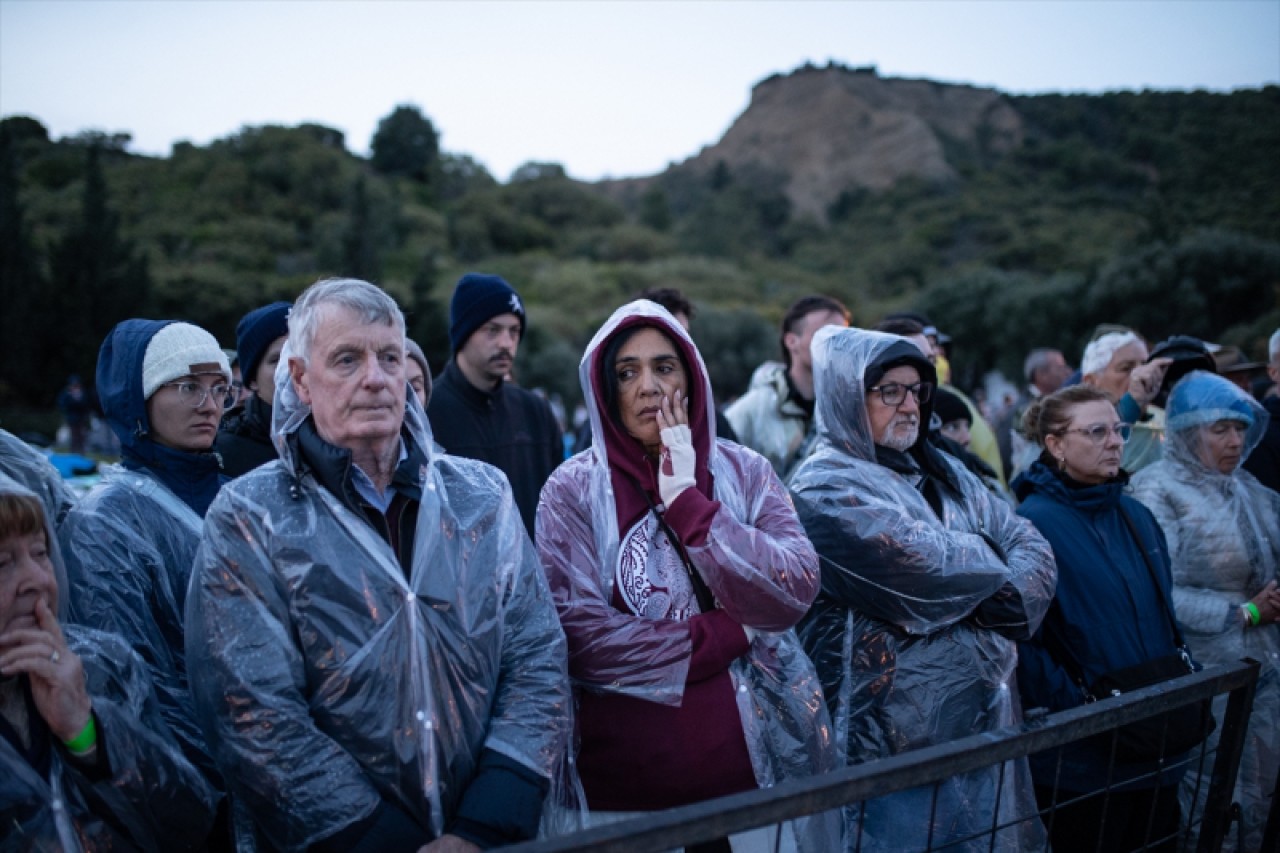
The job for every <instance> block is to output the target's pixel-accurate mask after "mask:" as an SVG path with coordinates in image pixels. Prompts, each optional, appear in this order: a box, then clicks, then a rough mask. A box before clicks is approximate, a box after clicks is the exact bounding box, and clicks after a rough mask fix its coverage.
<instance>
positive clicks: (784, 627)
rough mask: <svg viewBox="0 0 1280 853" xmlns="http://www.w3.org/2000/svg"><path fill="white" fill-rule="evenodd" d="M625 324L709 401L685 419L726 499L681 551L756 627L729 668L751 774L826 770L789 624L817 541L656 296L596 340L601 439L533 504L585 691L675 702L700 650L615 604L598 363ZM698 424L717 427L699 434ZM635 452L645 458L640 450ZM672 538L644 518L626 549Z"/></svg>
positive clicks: (817, 837) (735, 613)
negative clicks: (741, 441)
mask: <svg viewBox="0 0 1280 853" xmlns="http://www.w3.org/2000/svg"><path fill="white" fill-rule="evenodd" d="M623 324H643V325H651V326H657V327H658V328H659V329H661V330H662V331H665V332H666V334H667V335H668V336H669V337H671V338H672V339H673V340H675V341H677V342H678V343H679V344H680V345H681V347H682V349H683V351H684V353H685V355H686V360H687V361H691V362H692V363H691V364H690V365H689V367H690V370H691V372H692V375H691V376H690V377H689V382H690V386H691V387H692V388H693V389H696V391H695V393H694V394H692V395H691V400H692V404H693V405H695V406H698V407H702V406H705V407H706V411H705V412H703V413H702V416H701V417H695V416H694V413H691V417H690V421H691V424H695V423H699V424H701V425H703V426H695V427H694V430H695V432H694V445H695V447H697V448H699V450H698V452H699V454H709V459H706V458H701V457H700V458H699V462H698V464H699V466H702V465H704V464H705V465H706V466H707V468H706V470H707V471H709V473H710V482H713V483H714V487H713V497H714V499H715V500H716V501H719V502H720V508H719V510H718V511H717V512H716V515H715V517H714V519H713V520H712V522H711V527H710V533H709V535H708V536H707V537H706V540H705V542H704V543H703V544H700V545H694V544H688V543H686V545H687V549H686V550H687V554H688V557H689V559H690V562H691V564H692V565H693V567H694V568H695V569H696V571H697V572H698V574H699V575H700V576H701V577H702V578H703V580H704V581H705V582H706V584H707V586H708V587H709V589H710V590H711V592H712V593H713V594H714V596H715V598H716V601H717V603H718V605H719V607H720V608H722V609H723V610H724V611H726V612H727V613H728V614H730V616H732V618H733V619H734V621H736V622H738V624H740V625H745V626H751V627H754V628H758V629H760V631H759V633H758V634H757V635H756V637H755V639H754V640H753V641H752V642H751V646H750V651H749V652H748V653H747V654H746V655H745V656H743V657H739V658H737V659H736V660H734V661H733V662H732V663H731V664H730V667H729V670H730V674H731V677H732V683H733V685H734V687H735V696H736V697H737V703H738V708H737V710H738V716H739V718H740V719H741V722H742V728H743V732H744V734H745V737H746V743H747V749H748V752H749V753H750V758H751V762H752V766H753V769H754V773H755V777H756V782H757V784H758V785H760V786H762V787H763V786H768V785H772V784H775V783H777V782H780V781H783V780H785V779H789V778H798V777H802V776H808V775H812V774H815V773H819V772H822V771H825V770H827V769H829V768H831V767H832V766H834V764H833V761H834V758H833V754H832V743H831V729H830V723H829V719H828V717H827V714H826V712H825V709H824V707H823V704H822V701H821V695H822V694H821V686H820V685H819V683H818V681H817V678H816V675H815V672H814V669H813V666H812V664H811V663H810V662H809V660H808V658H807V657H806V656H805V654H804V652H803V650H802V649H801V648H800V644H799V642H798V640H797V638H796V636H795V632H794V631H792V630H790V626H791V625H793V624H794V623H795V622H796V621H797V620H798V619H799V618H800V617H801V615H802V614H803V613H804V612H805V611H806V610H807V608H808V606H809V603H810V602H811V601H812V597H813V595H814V593H815V591H816V586H817V560H816V557H815V555H814V553H813V549H812V546H810V544H809V543H808V541H807V540H806V539H805V536H804V531H803V529H802V528H801V527H800V525H799V523H798V522H797V520H796V517H795V512H794V509H793V507H792V504H791V500H790V497H789V495H788V494H787V492H786V490H785V488H784V487H783V486H782V484H781V482H780V481H779V480H778V478H777V475H776V474H775V473H774V471H773V469H772V467H770V465H769V463H768V461H767V460H766V459H765V458H764V457H762V456H760V455H759V454H757V453H755V452H754V451H751V450H748V449H746V448H744V447H741V446H739V445H737V444H734V443H732V442H727V441H721V442H717V441H716V440H715V436H714V429H715V427H714V425H715V416H714V409H713V408H712V403H711V400H712V395H711V386H710V382H709V381H708V380H707V372H706V367H705V365H704V364H703V362H702V358H701V355H699V354H698V352H697V348H696V347H695V346H694V344H693V341H692V340H691V339H690V338H689V336H688V334H687V333H686V332H685V331H684V329H683V328H682V327H681V326H680V325H679V324H678V323H676V321H675V320H674V319H673V318H672V317H671V315H670V314H668V313H667V312H666V311H665V310H663V309H662V308H660V307H659V306H657V305H656V304H654V303H652V302H649V301H647V300H639V301H636V302H632V303H630V304H629V305H626V306H623V307H622V308H620V309H618V310H617V311H616V312H615V313H614V314H613V316H612V317H610V318H609V320H608V321H607V322H606V323H605V324H604V326H603V327H601V329H600V330H599V331H598V332H597V333H596V334H595V336H594V337H593V338H592V340H591V342H590V343H589V344H588V345H587V350H586V352H585V354H584V355H583V357H582V362H581V366H580V368H579V376H580V379H581V382H582V389H583V394H584V397H585V401H586V405H587V408H588V411H589V413H590V418H591V429H592V444H591V447H590V448H589V449H587V450H585V451H583V452H582V453H579V454H578V455H576V456H574V457H573V458H572V459H570V460H569V461H568V462H566V463H565V464H564V465H562V466H560V468H559V469H557V471H556V472H555V473H554V474H553V475H552V477H551V479H550V480H549V481H548V483H547V485H546V487H545V488H544V489H543V492H542V500H541V502H540V504H539V507H538V533H537V543H538V551H539V554H540V555H541V557H542V562H543V566H544V567H545V569H546V571H547V574H548V576H549V579H550V582H551V588H552V593H553V595H554V596H555V599H556V606H557V609H558V610H559V612H560V618H561V622H562V623H563V625H564V628H565V633H566V635H567V636H568V640H569V651H570V664H569V666H570V674H571V676H572V677H573V680H574V683H575V685H576V686H578V687H579V688H580V689H583V690H588V691H593V692H599V693H612V694H622V695H626V696H631V697H636V698H639V699H644V700H647V701H650V702H655V703H660V704H664V705H680V704H681V700H682V695H683V693H684V691H685V685H686V677H687V676H688V674H689V665H690V656H691V653H692V649H691V642H690V629H689V627H688V625H687V623H686V622H684V621H679V620H677V619H675V618H649V617H645V616H638V615H634V614H632V613H627V612H623V611H622V610H619V609H617V608H615V607H614V606H613V604H612V603H611V602H612V598H613V595H614V587H615V570H616V569H617V566H618V564H619V561H620V560H621V559H623V557H624V556H625V555H623V554H620V543H621V541H622V536H621V535H620V531H619V529H618V513H617V504H616V501H615V493H614V486H613V482H614V481H613V479H612V477H611V473H610V452H611V448H610V441H609V440H608V439H607V438H606V435H605V432H604V423H603V419H605V418H608V417H609V415H608V413H606V412H602V411H600V402H599V399H598V396H597V395H598V393H601V392H599V391H598V389H597V388H596V387H595V383H594V382H593V379H592V369H593V366H594V365H595V363H596V361H598V360H599V358H598V352H599V351H601V350H602V348H603V347H604V346H605V344H606V343H607V341H608V340H609V339H610V338H611V337H612V336H613V335H614V333H615V332H617V331H618V329H619V327H620V326H621V325H623ZM703 428H705V429H706V430H707V431H708V432H709V433H710V435H707V434H706V433H703V434H702V435H699V434H698V432H700V431H701V430H702V429H703ZM636 452H637V453H639V454H641V455H642V454H643V450H642V449H640V448H639V447H638V445H637V446H636ZM703 473H705V472H703ZM703 473H700V475H699V477H700V482H703V481H702V479H701V478H702V476H703ZM700 488H701V487H700ZM645 518H651V516H645ZM637 541H638V540H637ZM666 543H667V540H666V535H665V534H664V533H663V532H662V531H661V529H660V528H659V527H657V525H656V524H649V536H648V537H647V538H645V539H644V541H643V545H642V546H641V545H634V546H633V547H635V548H642V549H643V553H642V554H640V555H639V556H636V555H635V554H631V555H630V556H631V557H634V558H635V559H636V560H637V561H638V562H639V563H642V564H644V565H646V566H648V565H650V561H657V560H659V557H658V556H656V555H657V553H658V551H659V550H665V549H666V548H667V547H669V546H668V545H667V544H666ZM694 606H695V608H696V607H697V605H696V602H695V604H694ZM695 612H699V611H697V610H695ZM810 824H811V825H809V826H797V831H798V832H799V834H800V836H801V842H800V843H801V845H802V847H804V845H805V844H806V842H807V843H808V844H809V845H810V846H809V847H807V848H805V849H813V850H823V851H825V850H829V849H832V845H834V844H835V842H834V841H833V840H832V839H831V838H830V837H829V836H824V835H823V834H822V833H823V832H824V831H825V830H824V829H823V826H822V825H823V824H825V825H826V826H827V827H830V825H831V824H830V821H826V820H825V819H823V820H818V819H815V820H814V821H811V822H810Z"/></svg>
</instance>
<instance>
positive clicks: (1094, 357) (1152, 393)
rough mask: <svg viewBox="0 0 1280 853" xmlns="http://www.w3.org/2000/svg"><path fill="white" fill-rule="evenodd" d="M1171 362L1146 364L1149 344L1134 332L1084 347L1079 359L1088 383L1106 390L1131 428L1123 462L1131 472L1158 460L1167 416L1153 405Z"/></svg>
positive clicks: (1115, 334) (1106, 337)
mask: <svg viewBox="0 0 1280 853" xmlns="http://www.w3.org/2000/svg"><path fill="white" fill-rule="evenodd" d="M1170 363H1171V360H1170V359H1167V358H1156V359H1152V360H1151V361H1147V345H1146V343H1145V342H1144V341H1143V340H1142V338H1140V337H1138V335H1137V333H1136V332H1109V333H1108V334H1105V335H1103V336H1101V337H1100V338H1098V339H1097V340H1095V341H1093V342H1091V343H1090V344H1089V345H1088V346H1087V347H1085V350H1084V357H1083V358H1082V359H1081V360H1080V373H1081V374H1082V376H1083V382H1084V384H1086V385H1092V386H1093V387H1095V388H1098V389H1100V390H1102V391H1105V392H1106V394H1107V396H1108V397H1110V398H1111V401H1112V402H1113V403H1115V406H1116V411H1117V412H1119V413H1120V419H1121V420H1122V421H1124V422H1125V423H1127V424H1132V425H1133V437H1132V438H1130V439H1129V443H1128V444H1126V445H1125V448H1124V458H1123V459H1122V460H1121V463H1120V464H1121V466H1122V467H1123V468H1124V469H1125V470H1126V471H1128V472H1129V473H1130V474H1133V473H1135V472H1137V471H1139V470H1141V469H1142V468H1144V467H1146V466H1147V465H1150V464H1151V463H1152V462H1155V461H1156V460H1158V459H1159V458H1160V448H1161V446H1162V444H1163V443H1164V412H1163V411H1161V410H1160V409H1158V408H1156V407H1154V406H1152V405H1151V401H1152V400H1154V399H1155V398H1156V395H1157V394H1159V393H1160V385H1161V384H1162V383H1163V382H1164V373H1165V371H1166V370H1167V369H1168V367H1169V364H1170Z"/></svg>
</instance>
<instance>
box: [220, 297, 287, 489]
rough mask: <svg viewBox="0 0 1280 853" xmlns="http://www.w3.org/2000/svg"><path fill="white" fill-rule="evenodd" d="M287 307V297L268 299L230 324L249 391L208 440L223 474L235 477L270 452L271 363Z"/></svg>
mask: <svg viewBox="0 0 1280 853" xmlns="http://www.w3.org/2000/svg"><path fill="white" fill-rule="evenodd" d="M291 307H292V304H291V303H289V302H273V303H271V304H270V305H264V306H262V307H261V308H255V309H254V310H252V311H250V312H249V313H248V314H245V315H244V317H242V318H241V320H240V322H239V324H238V325H237V326H236V354H237V358H238V360H239V362H240V370H241V376H243V377H244V384H245V387H246V388H247V389H248V390H249V391H250V394H249V396H248V397H246V398H245V401H244V405H243V406H240V407H237V408H235V409H232V410H231V411H230V412H228V413H227V416H226V418H224V419H223V421H222V431H221V432H219V433H218V441H217V443H216V444H215V445H214V450H216V451H217V452H218V454H219V455H220V456H221V457H222V470H223V471H224V472H226V474H227V476H228V477H239V476H240V475H241V474H244V473H245V472H247V471H252V470H253V469H254V468H257V467H258V466H259V465H262V464H264V463H267V462H270V461H271V460H272V459H275V458H276V449H275V447H273V446H272V444H271V401H272V400H273V399H274V398H275V393H276V381H275V376H276V365H278V364H279V363H280V351H281V350H282V349H284V342H285V340H286V339H287V338H288V335H289V309H290V308H291Z"/></svg>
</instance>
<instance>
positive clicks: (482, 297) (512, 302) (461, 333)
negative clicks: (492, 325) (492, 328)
mask: <svg viewBox="0 0 1280 853" xmlns="http://www.w3.org/2000/svg"><path fill="white" fill-rule="evenodd" d="M499 314H515V315H516V316H517V317H519V318H520V336H521V337H524V303H523V302H521V301H520V296H519V295H518V294H517V293H516V292H515V290H513V289H512V287H511V285H509V284H507V282H506V280H505V279H503V278H502V276H497V275H485V274H484V273H475V272H469V273H467V274H466V275H464V276H463V277H462V278H460V279H458V284H457V286H456V287H454V289H453V301H452V302H450V303H449V344H450V345H451V346H452V347H453V351H454V352H457V351H458V350H460V349H462V347H463V345H464V344H466V342H467V338H469V337H471V334H472V332H474V331H475V330H476V329H478V328H480V327H481V326H482V325H484V324H485V323H486V322H488V320H489V319H490V318H491V317H496V316H498V315H499Z"/></svg>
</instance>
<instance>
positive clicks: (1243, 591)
mask: <svg viewBox="0 0 1280 853" xmlns="http://www.w3.org/2000/svg"><path fill="white" fill-rule="evenodd" d="M1166 416H1167V426H1166V430H1165V451H1164V459H1163V460H1161V461H1160V462H1157V463H1155V464H1153V465H1151V466H1150V467H1148V468H1145V469H1143V470H1142V471H1141V472H1140V473H1139V474H1138V475H1137V476H1135V477H1134V478H1133V487H1134V497H1136V498H1137V499H1138V500H1140V501H1142V502H1143V503H1144V504H1146V505H1147V507H1148V508H1149V509H1150V510H1151V512H1152V514H1153V515H1154V516H1155V517H1156V520H1157V521H1158V522H1159V523H1160V527H1161V528H1162V529H1163V530H1164V534H1165V539H1166V540H1167V541H1168V543H1169V555H1170V558H1171V560H1172V562H1173V605H1174V610H1175V612H1176V613H1177V616H1178V624H1179V625H1180V626H1181V627H1182V634H1183V637H1184V638H1185V639H1186V641H1187V644H1188V645H1190V646H1191V652H1192V654H1193V655H1194V656H1195V659H1196V660H1197V661H1199V662H1200V663H1202V664H1205V665H1209V664H1216V663H1227V662H1230V661H1236V660H1239V659H1240V658H1243V657H1251V658H1253V659H1254V660H1257V661H1259V662H1260V663H1261V664H1262V671H1261V674H1260V675H1259V679H1258V686H1257V694H1256V696H1255V698H1254V700H1253V716H1252V717H1251V718H1250V721H1249V732H1248V739H1247V740H1246V742H1245V747H1244V751H1243V753H1242V754H1241V758H1240V773H1239V775H1238V776H1237V780H1236V800H1237V801H1238V802H1240V805H1241V808H1242V810H1243V815H1242V817H1243V826H1244V830H1245V838H1246V848H1245V849H1258V845H1259V844H1261V843H1262V832H1263V828H1264V827H1265V826H1266V822H1267V810H1268V809H1269V808H1270V805H1271V792H1272V790H1273V789H1274V787H1275V782H1276V773H1277V771H1278V770H1280V625H1275V624H1266V625H1258V626H1255V627H1251V628H1250V627H1245V625H1244V622H1243V620H1242V619H1241V616H1240V605H1241V604H1243V603H1245V602H1246V601H1248V600H1249V599H1251V598H1253V597H1254V596H1255V595H1257V594H1258V592H1259V591H1261V589H1262V588H1263V587H1264V586H1266V584H1267V583H1268V582H1269V581H1272V580H1280V494H1278V493H1276V492H1274V491H1272V490H1271V489H1268V488H1267V487H1266V486H1263V485H1262V484H1261V483H1259V482H1258V480H1257V478H1255V477H1254V476H1253V475H1252V474H1250V473H1249V472H1248V471H1245V470H1244V469H1243V468H1240V467H1239V464H1238V463H1237V466H1236V468H1235V470H1233V471H1232V472H1231V473H1229V474H1223V473H1221V472H1220V471H1219V470H1217V469H1215V468H1210V467H1209V466H1207V465H1206V464H1205V462H1204V461H1202V460H1201V445H1202V442H1203V441H1204V440H1205V439H1206V437H1207V435H1208V431H1209V430H1210V429H1211V428H1212V427H1213V425H1214V424H1215V423H1217V422H1219V421H1223V420H1226V421H1233V422H1236V423H1243V424H1244V425H1245V435H1244V446H1243V448H1242V453H1241V457H1240V458H1241V461H1243V460H1244V458H1246V457H1247V456H1248V455H1249V453H1251V452H1252V451H1253V449H1254V448H1255V447H1257V446H1258V443H1259V442H1260V441H1261V440H1262V437H1263V436H1264V435H1265V434H1266V431H1267V423H1268V420H1269V414H1268V412H1267V410H1266V409H1264V408H1263V407H1262V406H1261V405H1260V404H1259V403H1258V402H1257V401H1256V400H1254V399H1253V398H1251V397H1250V396H1249V395H1248V394H1246V393H1245V392H1244V391H1242V390H1240V389H1239V388H1238V387H1236V386H1235V385H1234V384H1233V383H1231V382H1230V381H1229V380H1227V379H1224V378H1222V377H1221V376H1216V375H1214V374H1211V373H1205V372H1201V371H1197V372H1195V373H1190V374H1188V375H1187V376H1186V377H1184V378H1183V379H1181V380H1180V381H1179V382H1178V384H1177V385H1176V386H1174V389H1173V392H1172V393H1171V394H1170V395H1169V404H1168V406H1167V408H1166ZM1226 701H1227V696H1226V694H1223V695H1221V696H1218V697H1217V698H1216V699H1215V700H1214V712H1215V713H1216V714H1217V715H1218V718H1219V719H1220V720H1221V718H1222V714H1223V712H1224V711H1225V709H1226ZM1219 735H1220V731H1215V732H1214V733H1213V735H1211V739H1210V745H1211V747H1213V748H1216V746H1217V739H1218V737H1219ZM1196 781H1197V779H1196V774H1194V773H1192V774H1188V776H1187V778H1186V780H1185V781H1184V788H1186V789H1187V790H1188V791H1189V790H1190V789H1191V788H1192V787H1193V786H1194V785H1195V783H1196ZM1202 787H1203V784H1202ZM1201 796H1202V797H1203V792H1202V793H1201ZM1233 835H1234V833H1233ZM1228 840H1229V841H1230V840H1232V839H1228Z"/></svg>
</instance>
